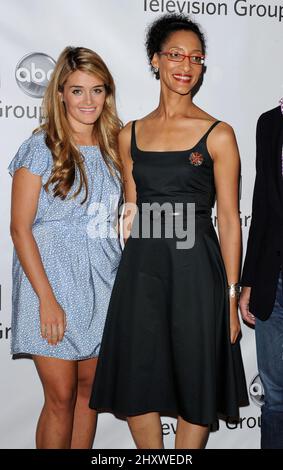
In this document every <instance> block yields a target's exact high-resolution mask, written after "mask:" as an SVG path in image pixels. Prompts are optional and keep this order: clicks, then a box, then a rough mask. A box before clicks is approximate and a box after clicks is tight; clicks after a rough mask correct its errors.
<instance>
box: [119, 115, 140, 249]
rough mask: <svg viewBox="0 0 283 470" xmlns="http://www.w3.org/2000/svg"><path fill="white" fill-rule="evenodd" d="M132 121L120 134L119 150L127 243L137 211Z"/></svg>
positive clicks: (124, 233) (124, 232) (124, 227)
mask: <svg viewBox="0 0 283 470" xmlns="http://www.w3.org/2000/svg"><path fill="white" fill-rule="evenodd" d="M131 132H132V123H131V122H129V123H128V124H127V125H126V126H125V127H124V129H122V130H121V132H120V135H119V151H120V156H121V159H122V163H123V182H124V194H125V205H124V209H123V210H124V212H123V238H124V242H125V243H126V241H127V239H128V238H129V235H130V233H131V228H132V223H133V219H134V216H135V213H136V201H137V193H136V185H135V181H134V178H133V175H132V170H133V160H132V157H131Z"/></svg>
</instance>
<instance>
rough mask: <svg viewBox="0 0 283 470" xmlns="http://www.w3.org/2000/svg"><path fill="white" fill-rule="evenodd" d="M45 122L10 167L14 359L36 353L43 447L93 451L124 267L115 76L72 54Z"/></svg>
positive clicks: (85, 53) (77, 51)
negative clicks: (107, 329) (107, 337)
mask: <svg viewBox="0 0 283 470" xmlns="http://www.w3.org/2000/svg"><path fill="white" fill-rule="evenodd" d="M44 105H45V121H44V123H43V125H42V126H41V127H40V128H39V129H38V130H36V131H35V132H34V133H33V135H32V136H31V137H30V138H29V139H28V140H26V141H25V142H24V143H23V144H22V145H21V147H20V148H19V151H18V152H17V154H16V156H15V157H14V159H13V160H12V162H11V164H10V166H9V171H10V173H11V175H12V176H13V187H12V210H11V235H12V239H13V242H14V246H15V254H14V260H13V316H12V354H14V357H17V356H18V355H22V354H24V355H26V354H28V355H31V357H32V359H33V361H34V363H35V366H36V369H37V372H38V375H39V378H40V380H41V382H42V386H43V390H44V397H45V402H44V406H43V409H42V412H41V415H40V418H39V421H38V426H37V433H36V444H37V447H38V448H41V449H47V448H64V449H67V448H91V446H92V442H93V438H94V434H95V427H96V413H95V411H93V410H90V409H89V407H88V400H89V395H90V390H91V385H92V381H93V376H94V374H95V369H96V362H97V357H98V353H99V348H100V342H101V336H102V331H103V327H104V322H105V316H106V312H107V307H108V301H109V297H110V293H111V289H112V285H113V282H114V278H115V274H116V269H117V266H118V264H119V260H120V254H121V250H120V244H119V240H118V236H117V232H116V230H115V227H114V224H115V220H114V219H115V217H114V214H115V210H116V208H117V204H118V201H119V198H120V195H121V185H120V178H119V174H120V167H121V164H120V160H119V157H118V151H117V135H118V133H119V130H120V127H121V124H120V121H119V119H118V117H117V113H116V107H115V87H114V82H113V78H112V76H111V74H110V72H109V70H108V68H107V66H106V65H105V63H104V62H103V60H102V59H101V58H100V57H99V56H98V55H97V54H96V53H95V52H93V51H91V50H89V49H86V48H82V47H77V48H72V47H67V48H66V49H64V51H63V52H62V53H61V55H60V57H59V59H58V62H57V64H56V67H55V70H54V72H53V75H52V78H51V80H50V83H49V85H48V88H47V90H46V94H45V98H44Z"/></svg>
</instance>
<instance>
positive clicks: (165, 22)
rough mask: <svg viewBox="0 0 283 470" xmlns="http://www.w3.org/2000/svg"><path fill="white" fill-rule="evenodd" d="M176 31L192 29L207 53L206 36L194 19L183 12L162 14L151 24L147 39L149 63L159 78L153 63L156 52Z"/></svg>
mask: <svg viewBox="0 0 283 470" xmlns="http://www.w3.org/2000/svg"><path fill="white" fill-rule="evenodd" d="M176 31H192V32H193V33H195V34H196V35H197V37H198V38H199V40H200V43H201V47H202V52H203V54H205V51H206V41H205V37H204V34H203V32H202V31H201V29H200V27H199V25H198V24H197V23H195V22H194V21H192V20H191V19H190V18H189V17H188V16H186V15H182V14H166V15H162V16H160V17H159V18H157V19H156V20H155V21H154V22H153V23H151V24H150V25H149V27H148V29H147V32H146V39H145V46H146V51H147V57H148V61H149V65H150V68H151V71H152V72H153V74H154V75H155V78H156V79H157V80H159V78H160V77H159V72H156V71H155V70H154V67H153V66H152V64H151V61H152V58H153V56H154V54H155V53H156V52H159V51H161V49H162V46H163V44H164V43H165V41H167V39H168V38H169V36H170V35H171V34H172V33H175V32H176Z"/></svg>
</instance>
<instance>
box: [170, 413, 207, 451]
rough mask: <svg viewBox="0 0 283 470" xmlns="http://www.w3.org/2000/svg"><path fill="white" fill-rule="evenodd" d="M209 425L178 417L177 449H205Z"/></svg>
mask: <svg viewBox="0 0 283 470" xmlns="http://www.w3.org/2000/svg"><path fill="white" fill-rule="evenodd" d="M208 435H209V428H208V426H200V425H198V424H192V423H189V422H188V421H185V420H184V419H183V418H181V416H179V417H178V422H177V431H176V439H175V449H204V448H205V446H206V443H207V440H208Z"/></svg>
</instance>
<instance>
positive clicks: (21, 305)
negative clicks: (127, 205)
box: [9, 132, 121, 360]
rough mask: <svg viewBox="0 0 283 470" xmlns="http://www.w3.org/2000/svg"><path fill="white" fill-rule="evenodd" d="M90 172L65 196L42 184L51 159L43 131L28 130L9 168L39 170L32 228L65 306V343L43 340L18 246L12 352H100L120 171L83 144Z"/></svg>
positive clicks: (115, 259) (113, 266)
mask: <svg viewBox="0 0 283 470" xmlns="http://www.w3.org/2000/svg"><path fill="white" fill-rule="evenodd" d="M80 151H81V153H82V155H83V157H84V165H85V171H86V175H87V179H88V190H89V195H88V199H87V201H86V202H85V203H84V204H81V202H82V200H83V198H84V190H82V192H81V193H80V194H79V195H78V196H77V197H76V198H74V197H72V195H73V194H74V193H75V192H76V189H77V187H78V186H77V185H78V178H77V177H76V180H75V183H74V185H73V188H72V189H71V191H70V194H69V195H68V197H67V199H65V200H61V199H60V198H59V197H54V196H53V192H52V187H51V188H50V189H49V191H48V192H47V191H45V189H44V188H43V185H44V184H45V183H46V182H47V180H48V178H49V176H50V173H51V170H52V165H53V159H52V155H51V152H50V150H49V149H48V147H47V146H46V143H45V135H44V133H43V132H40V133H37V134H34V135H32V136H31V137H30V138H29V139H28V140H26V141H25V142H24V143H23V144H22V145H21V147H20V148H19V150H18V152H17V154H16V156H15V157H14V159H13V160H12V162H11V163H10V165H9V172H10V174H11V175H12V176H13V174H14V172H15V171H16V170H17V169H19V168H21V167H25V168H27V169H28V170H29V171H30V172H31V173H33V174H35V175H40V176H41V180H42V187H41V191H40V196H39V201H38V208H37V214H36V217H35V220H34V223H33V227H32V232H33V236H34V238H35V240H36V243H37V246H38V248H39V251H40V255H41V259H42V262H43V265H44V268H45V271H46V274H47V277H48V279H49V282H50V284H51V287H52V289H53V292H54V294H55V297H56V299H57V301H58V302H59V304H60V305H61V307H62V308H63V310H64V311H65V313H66V318H67V329H66V332H65V335H64V338H63V340H62V342H60V343H59V344H58V345H56V346H51V345H48V343H47V341H46V339H43V338H42V337H41V334H40V315H39V299H38V297H37V295H36V294H35V292H34V290H33V288H32V286H31V284H30V282H29V280H28V279H27V277H26V275H25V273H24V271H23V269H22V266H21V264H20V262H19V259H18V257H17V254H16V252H15V251H14V256H13V294H12V345H11V350H12V354H14V355H20V354H36V355H41V356H48V357H57V358H62V359H70V360H81V359H88V358H93V357H96V356H97V355H98V353H99V348H100V343H101V337H102V333H103V328H104V323H105V318H106V313H107V308H108V303H109V299H110V295H111V290H112V286H113V282H114V279H115V276H116V271H117V267H118V264H119V261H120V256H121V247H120V242H119V238H118V235H117V232H116V230H115V228H114V225H115V222H116V220H115V219H116V215H117V214H116V211H117V207H118V205H119V201H120V200H121V186H120V181H119V178H118V175H117V173H116V172H114V173H115V174H114V176H113V175H112V174H111V172H110V171H109V168H108V166H107V165H106V163H105V161H104V159H103V157H102V155H101V152H100V150H99V148H98V147H96V146H90V147H88V146H85V147H84V146H81V147H80Z"/></svg>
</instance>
